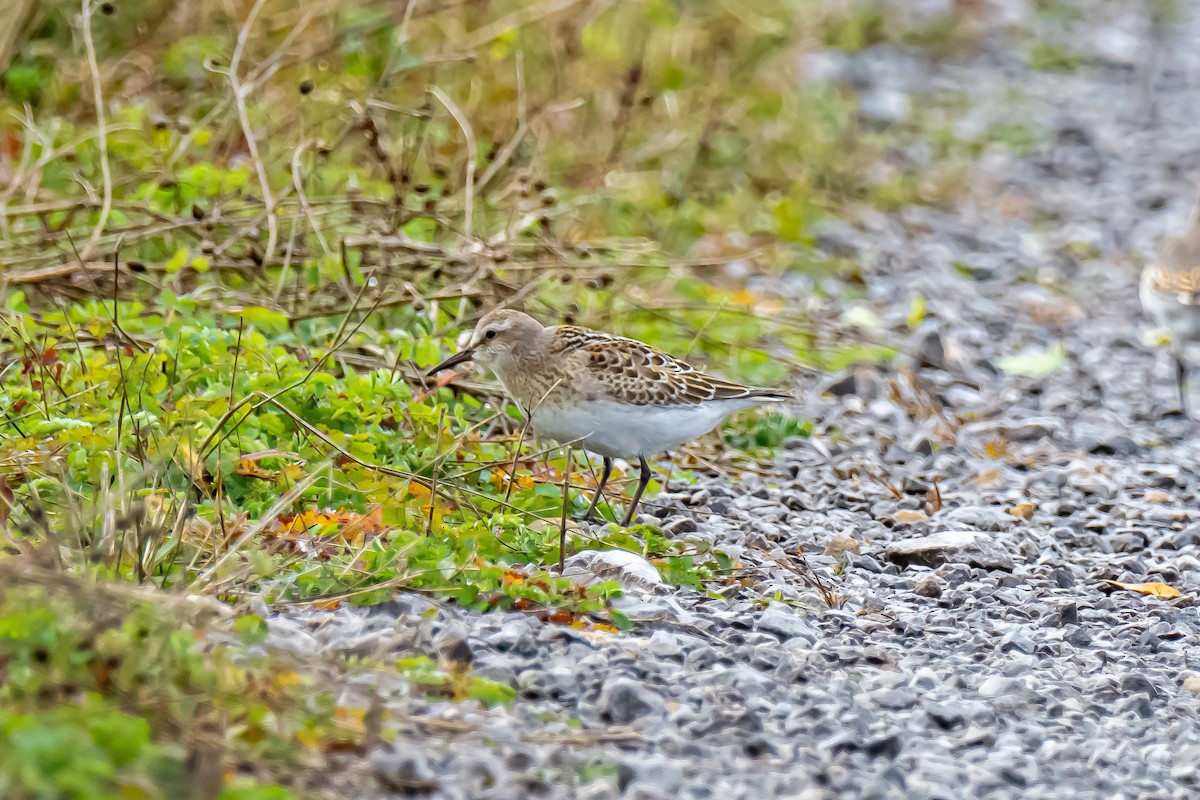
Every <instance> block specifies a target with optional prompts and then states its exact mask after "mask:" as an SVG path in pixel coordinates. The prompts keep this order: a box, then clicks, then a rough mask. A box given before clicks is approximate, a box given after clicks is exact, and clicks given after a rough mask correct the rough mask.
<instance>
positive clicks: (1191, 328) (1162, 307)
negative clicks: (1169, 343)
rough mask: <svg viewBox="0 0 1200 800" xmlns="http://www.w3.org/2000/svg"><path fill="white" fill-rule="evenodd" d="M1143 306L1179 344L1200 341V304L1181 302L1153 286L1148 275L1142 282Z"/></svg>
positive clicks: (1144, 276)
mask: <svg viewBox="0 0 1200 800" xmlns="http://www.w3.org/2000/svg"><path fill="white" fill-rule="evenodd" d="M1140 296H1141V301H1142V308H1144V309H1146V313H1148V314H1149V315H1150V316H1151V317H1153V318H1154V321H1155V322H1156V323H1158V324H1159V325H1161V326H1162V327H1164V328H1166V329H1167V331H1168V332H1169V333H1170V334H1171V339H1172V340H1173V341H1174V343H1175V344H1176V345H1177V346H1182V345H1185V344H1187V343H1189V342H1200V306H1195V305H1187V304H1184V303H1181V302H1179V299H1178V298H1177V297H1174V296H1173V295H1168V294H1164V293H1162V292H1159V291H1156V290H1155V289H1153V288H1151V286H1150V282H1149V280H1148V279H1147V277H1146V275H1145V274H1143V278H1142V283H1141V292H1140Z"/></svg>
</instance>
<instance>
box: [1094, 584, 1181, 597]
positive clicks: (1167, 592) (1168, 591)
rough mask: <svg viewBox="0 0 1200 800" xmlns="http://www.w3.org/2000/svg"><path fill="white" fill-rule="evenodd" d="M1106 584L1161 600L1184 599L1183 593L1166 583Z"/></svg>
mask: <svg viewBox="0 0 1200 800" xmlns="http://www.w3.org/2000/svg"><path fill="white" fill-rule="evenodd" d="M1105 583H1107V584H1110V585H1112V586H1115V587H1117V588H1118V589H1128V590H1129V591H1131V592H1137V593H1138V594H1149V595H1153V596H1154V597H1157V598H1158V599H1160V600H1171V599H1173V598H1176V597H1183V592H1181V591H1179V590H1178V589H1176V588H1175V587H1174V586H1168V585H1167V584H1165V583H1117V582H1116V581H1105Z"/></svg>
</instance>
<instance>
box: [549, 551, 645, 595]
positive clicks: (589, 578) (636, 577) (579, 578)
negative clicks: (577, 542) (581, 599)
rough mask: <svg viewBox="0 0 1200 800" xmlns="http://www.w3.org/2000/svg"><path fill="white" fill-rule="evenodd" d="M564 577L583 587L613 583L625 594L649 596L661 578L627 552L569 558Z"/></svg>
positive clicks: (599, 552) (593, 553) (635, 555)
mask: <svg viewBox="0 0 1200 800" xmlns="http://www.w3.org/2000/svg"><path fill="white" fill-rule="evenodd" d="M563 575H564V577H566V578H568V579H570V580H572V581H574V582H575V583H578V584H582V585H584V586H592V585H594V584H597V583H603V582H604V581H616V582H617V583H619V584H621V588H622V589H624V590H625V591H627V592H653V591H654V590H655V589H656V588H658V587H659V586H661V585H662V582H663V580H662V576H661V575H659V574H658V570H657V569H655V568H654V565H653V564H651V563H650V562H649V561H647V560H646V559H644V558H642V557H641V556H639V555H638V554H637V553H631V552H629V551H628V550H584V551H583V552H581V553H576V554H575V555H573V556H571V557H569V558H568V559H567V561H566V564H565V569H564V572H563Z"/></svg>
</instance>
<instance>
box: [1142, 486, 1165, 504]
mask: <svg viewBox="0 0 1200 800" xmlns="http://www.w3.org/2000/svg"><path fill="white" fill-rule="evenodd" d="M1143 499H1144V500H1145V501H1146V502H1147V503H1169V502H1171V495H1169V494H1167V493H1166V492H1164V491H1163V490H1162V489H1148V490H1147V491H1146V496H1145V497H1144V498H1143Z"/></svg>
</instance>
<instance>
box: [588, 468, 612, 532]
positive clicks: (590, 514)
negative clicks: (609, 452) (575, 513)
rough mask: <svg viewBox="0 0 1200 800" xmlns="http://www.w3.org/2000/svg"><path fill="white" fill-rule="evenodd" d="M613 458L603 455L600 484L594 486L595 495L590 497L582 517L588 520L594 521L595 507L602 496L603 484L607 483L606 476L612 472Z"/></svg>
mask: <svg viewBox="0 0 1200 800" xmlns="http://www.w3.org/2000/svg"><path fill="white" fill-rule="evenodd" d="M612 468H613V460H612V459H611V458H609V457H608V456H604V471H603V472H601V473H600V485H599V486H597V487H596V495H595V497H593V498H592V504H591V505H590V506H588V510H587V513H586V514H584V515H583V518H584V519H585V520H587V521H588V522H595V521H596V507H597V506H598V505H600V498H602V497H604V486H605V484H607V483H608V476H609V475H611V474H612Z"/></svg>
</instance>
